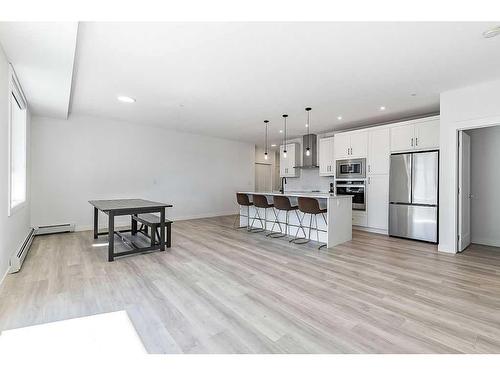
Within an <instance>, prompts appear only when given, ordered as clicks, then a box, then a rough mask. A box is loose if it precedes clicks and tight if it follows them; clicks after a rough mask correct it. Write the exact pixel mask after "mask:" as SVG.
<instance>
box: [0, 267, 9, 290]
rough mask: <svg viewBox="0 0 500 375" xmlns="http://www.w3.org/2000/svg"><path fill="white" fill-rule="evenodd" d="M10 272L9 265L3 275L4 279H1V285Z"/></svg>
mask: <svg viewBox="0 0 500 375" xmlns="http://www.w3.org/2000/svg"><path fill="white" fill-rule="evenodd" d="M8 274H9V267H7V269H6V270H5V273H4V274H3V276H2V279H0V286H1V285H2V283H3V281H4V280H5V277H6V276H7V275H8Z"/></svg>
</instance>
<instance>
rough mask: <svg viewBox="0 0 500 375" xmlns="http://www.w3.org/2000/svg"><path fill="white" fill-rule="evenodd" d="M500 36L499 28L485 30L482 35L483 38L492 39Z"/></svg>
mask: <svg viewBox="0 0 500 375" xmlns="http://www.w3.org/2000/svg"><path fill="white" fill-rule="evenodd" d="M497 35H500V26H496V27H494V28H492V29H489V30H486V31H485V32H484V33H483V37H484V38H493V37H494V36H497Z"/></svg>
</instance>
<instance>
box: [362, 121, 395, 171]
mask: <svg viewBox="0 0 500 375" xmlns="http://www.w3.org/2000/svg"><path fill="white" fill-rule="evenodd" d="M390 140H391V138H390V130H389V129H388V128H382V129H376V128H375V130H370V131H368V162H367V168H366V171H367V172H368V174H369V175H371V174H387V173H389V166H390V161H391V159H390V154H391V141H390Z"/></svg>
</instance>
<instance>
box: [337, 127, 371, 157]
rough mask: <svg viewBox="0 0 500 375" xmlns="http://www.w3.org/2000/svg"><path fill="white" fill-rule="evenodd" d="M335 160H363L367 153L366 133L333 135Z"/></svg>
mask: <svg viewBox="0 0 500 375" xmlns="http://www.w3.org/2000/svg"><path fill="white" fill-rule="evenodd" d="M334 138H335V147H334V151H335V159H355V158H365V157H366V154H367V152H368V134H367V132H366V131H363V132H355V133H340V134H337V135H335V137H334Z"/></svg>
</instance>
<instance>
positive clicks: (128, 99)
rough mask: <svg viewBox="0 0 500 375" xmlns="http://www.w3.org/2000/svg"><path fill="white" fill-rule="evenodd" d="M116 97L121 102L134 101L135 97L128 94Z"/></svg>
mask: <svg viewBox="0 0 500 375" xmlns="http://www.w3.org/2000/svg"><path fill="white" fill-rule="evenodd" d="M117 99H118V100H119V101H121V102H123V103H135V99H134V98H131V97H130V96H118V97H117Z"/></svg>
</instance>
